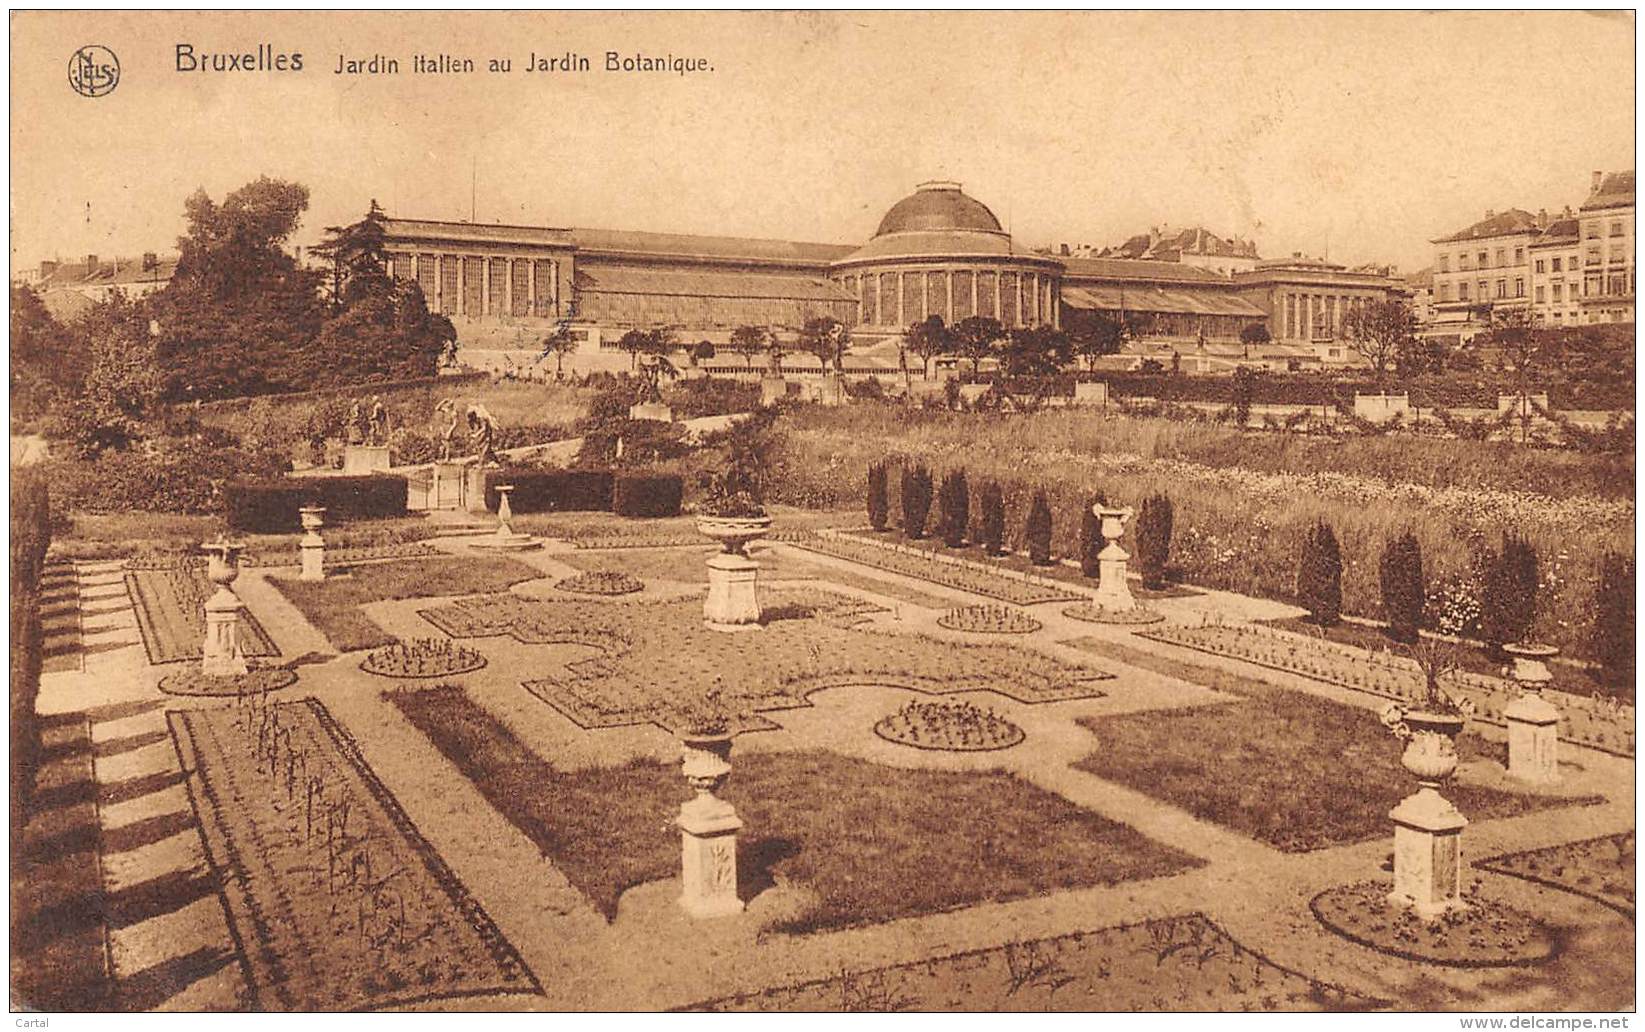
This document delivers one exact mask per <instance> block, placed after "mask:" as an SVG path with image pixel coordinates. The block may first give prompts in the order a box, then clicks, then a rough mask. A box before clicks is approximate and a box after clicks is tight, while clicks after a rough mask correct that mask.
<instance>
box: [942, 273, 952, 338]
mask: <svg viewBox="0 0 1645 1032" xmlns="http://www.w3.org/2000/svg"><path fill="white" fill-rule="evenodd" d="M943 275H945V276H947V277H948V314H947V315H946V316H944V317H943V321H944V322H946V323H947V324H948V325H949V326H952V325H954V270H953V269H944V270H943Z"/></svg>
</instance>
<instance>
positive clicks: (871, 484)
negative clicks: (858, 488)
mask: <svg viewBox="0 0 1645 1032" xmlns="http://www.w3.org/2000/svg"><path fill="white" fill-rule="evenodd" d="M886 480H887V478H886V468H885V463H883V462H876V463H874V464H873V465H871V466H869V467H868V525H869V526H871V527H873V528H874V529H875V530H879V531H883V530H884V529H885V528H886V526H887V525H888V524H889V523H890V522H891V498H890V494H889V485H888V484H887V483H886Z"/></svg>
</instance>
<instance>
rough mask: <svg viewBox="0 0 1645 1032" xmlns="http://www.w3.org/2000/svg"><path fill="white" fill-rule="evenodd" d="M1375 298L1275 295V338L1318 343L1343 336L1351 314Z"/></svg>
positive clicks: (1285, 292) (1307, 293)
mask: <svg viewBox="0 0 1645 1032" xmlns="http://www.w3.org/2000/svg"><path fill="white" fill-rule="evenodd" d="M1370 300H1371V298H1369V297H1366V296H1364V295H1355V294H1335V293H1325V292H1321V291H1312V290H1280V291H1276V292H1275V294H1274V323H1275V334H1274V335H1275V336H1276V337H1278V338H1279V339H1280V340H1302V341H1308V340H1315V339H1319V338H1336V337H1340V336H1342V323H1343V320H1344V319H1346V318H1347V317H1348V313H1349V312H1352V311H1355V310H1357V309H1359V308H1362V307H1363V306H1364V305H1365V304H1366V303H1367V302H1368V301H1370Z"/></svg>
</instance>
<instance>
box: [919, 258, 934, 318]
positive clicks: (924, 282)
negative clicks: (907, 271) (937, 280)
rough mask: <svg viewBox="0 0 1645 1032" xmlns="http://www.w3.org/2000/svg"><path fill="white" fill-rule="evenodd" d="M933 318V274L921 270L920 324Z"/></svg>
mask: <svg viewBox="0 0 1645 1032" xmlns="http://www.w3.org/2000/svg"><path fill="white" fill-rule="evenodd" d="M930 317H931V274H930V273H929V272H927V271H925V270H924V269H921V270H920V322H924V321H925V320H926V319H929V318H930Z"/></svg>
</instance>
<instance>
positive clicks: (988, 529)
mask: <svg viewBox="0 0 1645 1032" xmlns="http://www.w3.org/2000/svg"><path fill="white" fill-rule="evenodd" d="M978 505H979V507H980V508H981V510H982V512H981V516H980V518H979V519H978V521H977V540H978V541H980V542H981V543H982V550H983V552H984V553H985V554H987V555H1004V554H1005V492H1003V491H1001V490H1000V485H999V484H997V483H995V482H994V481H992V480H990V481H988V482H986V483H985V484H983V485H982V491H981V492H980V493H979V498H978Z"/></svg>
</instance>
